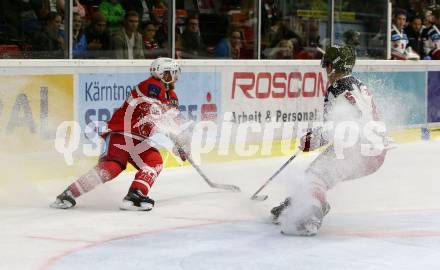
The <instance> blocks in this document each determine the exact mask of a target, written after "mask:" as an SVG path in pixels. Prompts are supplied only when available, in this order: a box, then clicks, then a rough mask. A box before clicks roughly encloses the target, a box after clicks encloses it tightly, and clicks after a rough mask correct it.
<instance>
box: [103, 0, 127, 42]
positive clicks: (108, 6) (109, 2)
mask: <svg viewBox="0 0 440 270" xmlns="http://www.w3.org/2000/svg"><path fill="white" fill-rule="evenodd" d="M99 12H101V14H102V15H104V16H105V17H106V18H107V31H108V32H109V33H110V34H113V33H115V32H117V31H119V30H120V29H121V24H122V21H123V20H124V15H125V10H124V9H123V8H122V5H121V4H120V3H119V1H118V0H104V1H103V2H102V3H101V4H100V5H99Z"/></svg>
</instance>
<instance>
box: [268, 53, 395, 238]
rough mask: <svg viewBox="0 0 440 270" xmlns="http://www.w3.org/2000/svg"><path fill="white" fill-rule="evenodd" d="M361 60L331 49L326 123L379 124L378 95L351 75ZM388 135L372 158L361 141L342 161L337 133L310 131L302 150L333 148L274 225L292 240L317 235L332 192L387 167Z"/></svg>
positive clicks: (326, 60) (278, 210)
mask: <svg viewBox="0 0 440 270" xmlns="http://www.w3.org/2000/svg"><path fill="white" fill-rule="evenodd" d="M355 60H356V55H355V53H354V51H353V49H351V48H350V47H347V46H342V47H340V46H331V47H329V48H327V50H326V52H325V54H324V56H323V58H322V67H323V68H325V69H326V72H327V77H328V79H329V81H330V83H331V84H330V86H329V88H328V89H327V93H326V96H325V99H324V123H328V122H329V121H332V122H334V123H335V124H336V125H337V124H338V123H337V122H338V121H339V122H340V123H342V122H343V121H345V123H347V121H356V122H354V123H357V122H359V123H366V122H370V123H371V121H378V120H379V115H378V113H377V111H376V107H375V105H374V103H373V99H372V95H371V94H370V93H369V91H368V89H367V87H366V86H365V85H364V84H363V83H362V82H361V81H359V80H358V79H356V78H355V77H354V76H352V74H351V72H352V68H353V66H354V64H355ZM361 130H362V128H361ZM384 133H385V132H382V131H381V132H379V134H376V137H375V138H377V139H378V140H379V142H378V144H379V146H378V147H377V149H378V151H376V153H375V154H370V153H368V154H366V153H364V152H363V151H362V150H361V144H362V143H363V142H362V140H363V139H362V137H361V138H360V139H359V141H358V142H357V143H353V145H352V146H350V147H346V148H344V149H343V156H342V157H340V156H338V154H337V151H336V150H337V149H336V148H337V147H336V146H337V143H336V141H337V138H336V136H334V135H331V132H328V131H326V130H325V129H323V128H316V129H312V130H311V131H309V132H307V133H306V135H304V136H303V137H302V138H301V146H300V148H301V149H302V150H303V151H304V152H308V151H312V150H315V149H317V148H319V147H321V146H327V148H325V150H324V151H323V152H322V153H321V154H320V155H319V156H318V157H317V158H316V159H315V160H314V161H313V162H312V163H311V165H310V166H309V167H308V168H307V170H306V171H305V173H304V174H303V175H302V177H300V178H301V179H299V181H298V182H295V184H296V185H295V186H294V187H293V191H292V192H291V194H290V196H289V197H288V198H287V199H286V200H285V201H284V202H283V203H281V205H279V206H277V207H274V208H273V209H272V210H271V213H272V215H273V220H274V223H276V224H278V223H280V224H281V232H282V233H283V234H290V235H303V236H312V235H315V234H316V233H317V232H318V230H319V228H320V227H321V224H322V220H323V217H324V216H325V215H326V214H327V213H328V211H329V210H330V205H329V203H328V202H327V199H326V193H327V190H329V189H331V188H332V187H333V186H335V185H336V184H337V183H338V182H340V181H345V180H351V179H356V178H359V177H363V176H366V175H369V174H372V173H374V172H375V171H377V170H378V169H379V168H380V167H381V166H382V164H383V162H384V159H385V153H386V150H384V149H385V148H386V147H385V145H386V144H387V143H386V142H385V141H386V140H385V138H386V136H385V134H384ZM380 146H383V147H380Z"/></svg>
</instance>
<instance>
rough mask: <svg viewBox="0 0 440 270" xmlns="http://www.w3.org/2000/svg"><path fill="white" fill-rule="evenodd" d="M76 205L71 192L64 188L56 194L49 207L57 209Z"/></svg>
mask: <svg viewBox="0 0 440 270" xmlns="http://www.w3.org/2000/svg"><path fill="white" fill-rule="evenodd" d="M75 205H76V201H75V198H74V197H73V195H72V192H71V191H70V190H68V189H66V190H65V191H64V192H63V193H61V194H60V195H58V196H57V198H56V200H55V202H53V203H52V204H51V205H50V207H52V208H58V209H68V208H72V207H74V206H75Z"/></svg>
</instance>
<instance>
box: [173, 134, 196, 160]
mask: <svg viewBox="0 0 440 270" xmlns="http://www.w3.org/2000/svg"><path fill="white" fill-rule="evenodd" d="M172 140H173V142H174V147H173V154H174V155H176V156H179V157H180V159H181V160H182V161H186V160H187V159H188V157H189V156H190V155H191V136H189V135H188V134H186V132H183V134H179V136H176V137H173V138H172Z"/></svg>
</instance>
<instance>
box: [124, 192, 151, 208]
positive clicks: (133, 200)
mask: <svg viewBox="0 0 440 270" xmlns="http://www.w3.org/2000/svg"><path fill="white" fill-rule="evenodd" d="M153 207H154V200H152V199H150V198H149V197H148V196H145V195H144V194H142V192H141V191H140V190H139V189H130V190H129V191H128V193H127V196H125V197H124V199H123V200H122V204H121V205H120V206H119V208H120V209H121V210H129V211H150V210H151V209H153Z"/></svg>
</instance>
